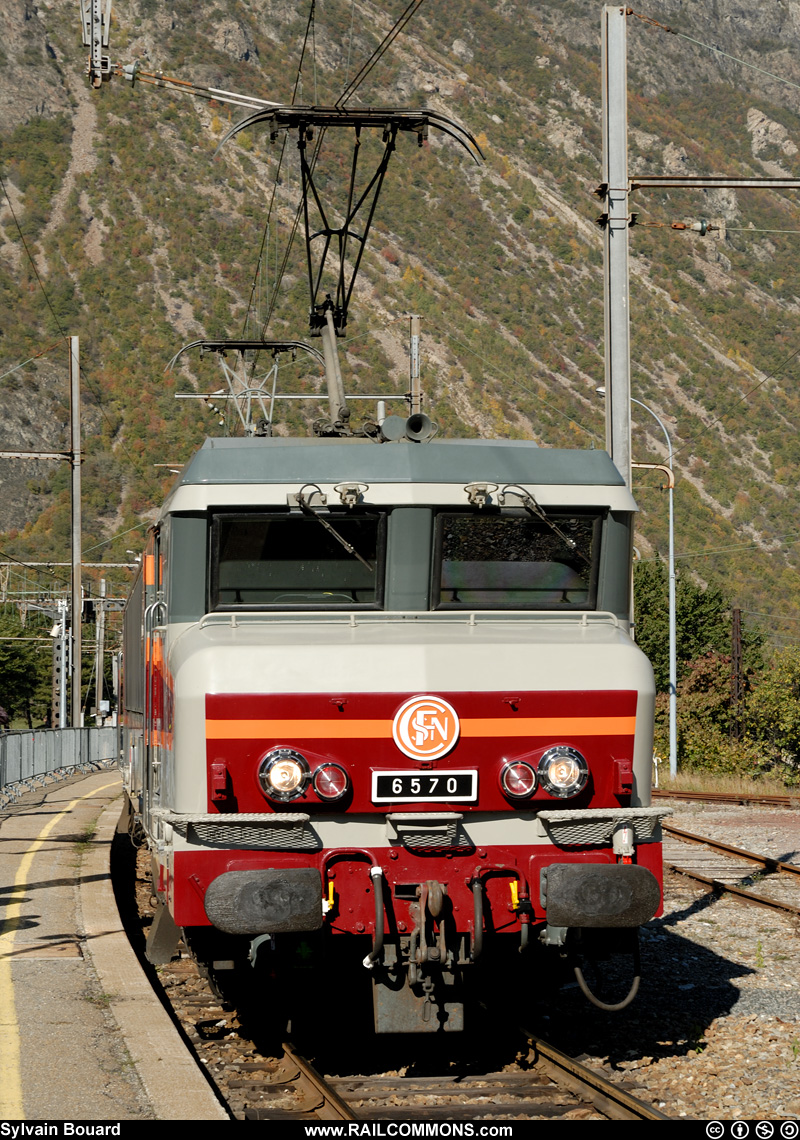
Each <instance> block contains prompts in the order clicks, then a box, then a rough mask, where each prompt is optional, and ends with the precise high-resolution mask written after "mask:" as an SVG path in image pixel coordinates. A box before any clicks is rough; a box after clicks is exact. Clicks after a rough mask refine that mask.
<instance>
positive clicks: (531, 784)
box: [500, 760, 536, 800]
mask: <svg viewBox="0 0 800 1140" xmlns="http://www.w3.org/2000/svg"><path fill="white" fill-rule="evenodd" d="M500 784H501V786H502V788H503V791H504V792H505V794H506V795H507V796H510V797H511V799H514V800H521V799H525V798H526V797H527V796H532V795H533V793H534V792H535V791H536V773H535V772H534V770H533V768H532V767H531V766H530V764H526V763H525V761H524V760H512V761H511V763H510V764H506V765H505V767H504V768H503V770H502V772H501V773H500Z"/></svg>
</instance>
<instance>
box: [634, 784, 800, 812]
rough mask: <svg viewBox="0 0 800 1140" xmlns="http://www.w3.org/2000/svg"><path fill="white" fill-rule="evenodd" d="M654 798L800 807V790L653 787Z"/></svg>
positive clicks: (688, 801) (689, 801)
mask: <svg viewBox="0 0 800 1140" xmlns="http://www.w3.org/2000/svg"><path fill="white" fill-rule="evenodd" d="M651 794H652V797H653V799H662V800H685V801H686V802H687V803H692V802H695V801H696V802H698V803H709V804H763V805H764V806H765V807H788V808H798V807H800V792H795V793H793V794H789V793H787V794H786V795H785V796H783V795H781V796H777V795H776V796H767V795H758V794H756V793H755V792H753V793H751V792H673V791H667V790H665V789H663V788H653V790H652V793H651Z"/></svg>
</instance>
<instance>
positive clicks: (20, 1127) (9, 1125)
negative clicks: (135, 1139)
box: [0, 1120, 121, 1140]
mask: <svg viewBox="0 0 800 1140" xmlns="http://www.w3.org/2000/svg"><path fill="white" fill-rule="evenodd" d="M120 1129H121V1125H120V1124H119V1122H118V1123H116V1124H77V1123H76V1122H75V1121H72V1120H59V1121H52V1122H48V1123H46V1124H26V1123H25V1122H24V1121H14V1120H0V1136H8V1137H10V1140H23V1138H24V1137H26V1136H119V1135H120Z"/></svg>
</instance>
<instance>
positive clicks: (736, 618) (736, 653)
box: [730, 609, 744, 740]
mask: <svg viewBox="0 0 800 1140" xmlns="http://www.w3.org/2000/svg"><path fill="white" fill-rule="evenodd" d="M731 618H732V621H731V728H730V738H731V740H741V739H742V736H743V735H744V724H743V718H742V706H743V704H744V669H743V667H742V611H741V610H738V609H737V610H734V611H733V613H732V614H731Z"/></svg>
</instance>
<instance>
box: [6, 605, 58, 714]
mask: <svg viewBox="0 0 800 1140" xmlns="http://www.w3.org/2000/svg"><path fill="white" fill-rule="evenodd" d="M37 632H41V631H37V629H36V628H35V627H32V626H30V625H27V626H25V627H23V625H22V623H21V621H20V618H19V614H18V613H17V611H16V608H15V607H14V608H12V607H3V608H2V609H1V610H0V705H2V707H3V708H4V709H5V710H6V712H7V713H8V714H9V716H10V717H11V718H12V719H13V718H14V717H24V718H25V720H26V722H27V724H28V725H29V726H30V727H32V726H33V723H34V721H36V722H38V723H41V721H43V720H44V718H45V716H46V715H47V707H48V705H49V702H50V676H51V661H52V659H51V653H50V647H49V646H47V645H45V648H46V650H47V652H45V653H43V652H41V648H40V646H41V645H42V643H37V642H36V641H34V640H23V639H25V638H35V637H36V635H37Z"/></svg>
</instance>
